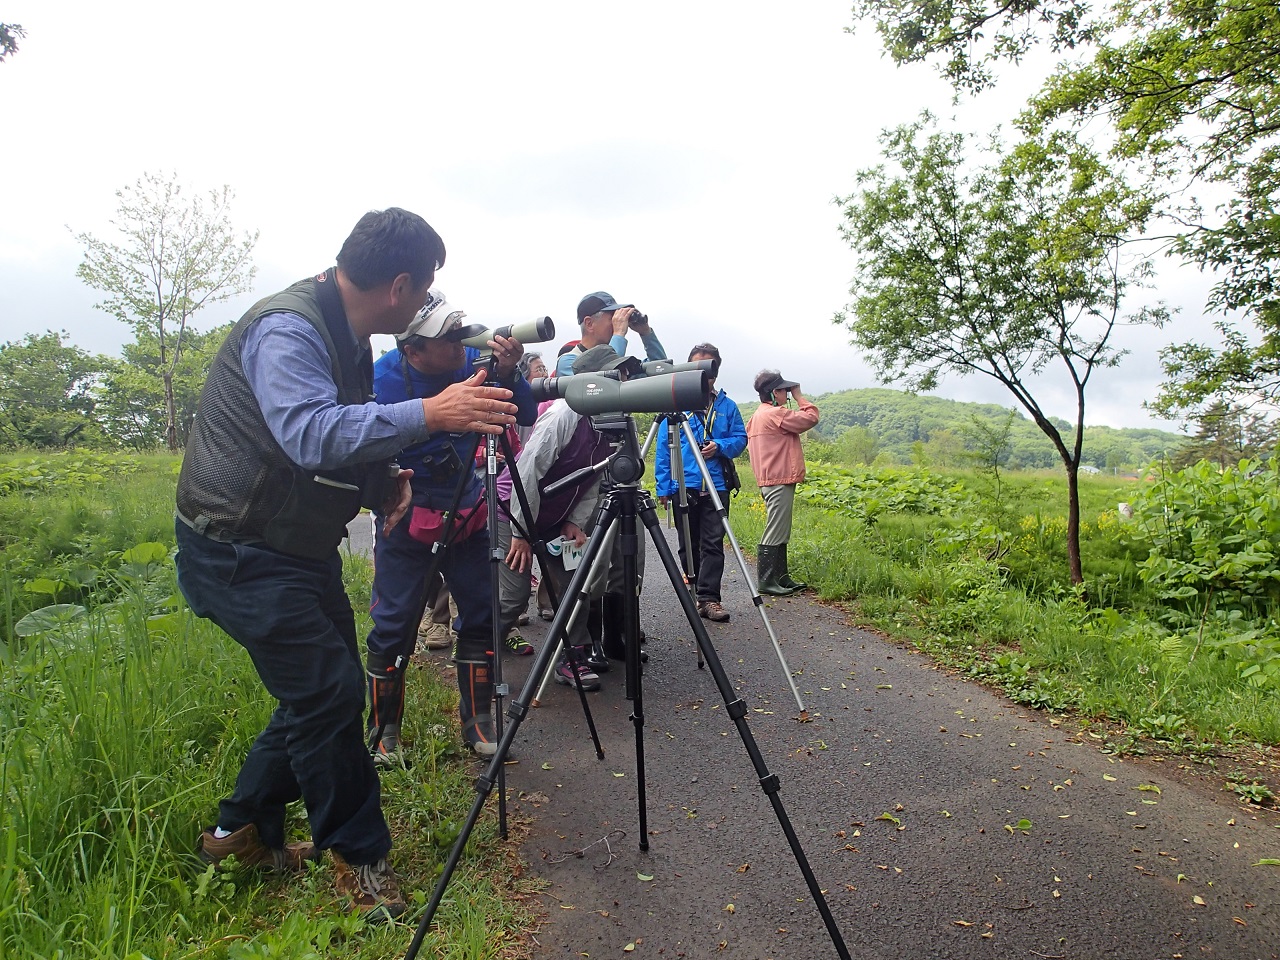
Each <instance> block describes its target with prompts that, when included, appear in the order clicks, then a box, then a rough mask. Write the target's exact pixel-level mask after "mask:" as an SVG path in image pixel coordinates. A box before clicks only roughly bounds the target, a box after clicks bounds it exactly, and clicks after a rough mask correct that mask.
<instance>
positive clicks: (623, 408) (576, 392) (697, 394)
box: [529, 370, 709, 416]
mask: <svg viewBox="0 0 1280 960" xmlns="http://www.w3.org/2000/svg"><path fill="white" fill-rule="evenodd" d="M611 374H613V371H609V372H601V373H579V374H575V375H574V376H571V377H538V378H536V379H535V380H533V381H531V382H530V384H529V386H530V387H531V388H532V391H533V396H534V399H536V400H539V401H542V400H554V399H556V398H558V397H563V398H564V400H565V402H566V403H568V404H569V406H570V407H571V408H572V409H573V410H574V411H576V412H577V413H581V414H585V415H586V416H594V415H595V414H598V413H675V412H676V411H679V410H701V409H702V408H704V407H706V405H707V388H708V386H709V379H708V374H707V371H706V370H682V371H680V372H678V373H667V374H661V375H658V376H649V377H642V378H640V379H638V380H628V381H626V382H625V383H623V382H619V381H618V379H617V378H616V376H614V375H611Z"/></svg>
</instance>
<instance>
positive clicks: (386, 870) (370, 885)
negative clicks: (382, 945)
mask: <svg viewBox="0 0 1280 960" xmlns="http://www.w3.org/2000/svg"><path fill="white" fill-rule="evenodd" d="M329 852H330V853H331V854H332V855H333V880H334V886H336V887H337V888H338V893H339V895H341V896H343V897H349V898H350V899H351V903H350V905H349V906H348V907H347V912H348V913H350V912H351V911H352V910H355V911H358V912H359V913H360V915H361V916H362V917H364V919H365V922H366V923H383V922H385V921H387V920H395V919H396V918H397V917H400V916H401V915H402V914H403V913H404V911H405V902H404V895H403V894H401V893H400V883H399V881H398V880H396V873H395V871H394V870H392V869H391V864H389V863H387V861H386V859H385V858H384V859H382V860H379V861H377V862H376V863H361V864H356V863H347V861H346V860H344V859H343V858H342V855H341V854H339V853H338V852H337V851H336V850H330V851H329Z"/></svg>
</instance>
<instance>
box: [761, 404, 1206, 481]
mask: <svg viewBox="0 0 1280 960" xmlns="http://www.w3.org/2000/svg"><path fill="white" fill-rule="evenodd" d="M812 399H813V402H814V403H816V404H817V405H818V406H819V408H821V410H822V420H821V422H820V423H819V424H818V426H817V427H816V428H815V429H814V431H813V433H812V434H811V435H807V436H806V439H807V440H809V441H810V444H811V447H812V448H813V449H810V450H809V451H808V453H809V455H810V456H811V457H813V458H814V459H819V460H822V459H829V460H834V461H837V462H847V463H851V464H857V463H873V462H876V461H877V460H878V461H879V462H880V463H886V462H887V463H900V464H907V463H923V464H928V465H932V466H937V467H952V466H962V465H963V464H964V463H965V461H966V460H967V459H972V455H973V454H977V453H979V452H980V451H982V450H983V449H984V448H987V447H988V445H989V444H990V442H991V440H990V436H991V432H992V431H997V432H998V431H1002V430H1003V426H1004V423H1005V420H1006V419H1007V418H1008V417H1009V413H1010V409H1009V408H1006V407H1001V406H998V405H996V404H993V403H965V402H962V401H959V400H947V399H945V398H943V397H936V396H930V395H925V394H911V393H906V392H904V391H901V390H890V389H887V388H883V387H867V388H863V389H858V390H843V391H841V392H839V393H829V394H825V395H823V396H821V397H815V398H812ZM757 406H758V404H756V403H748V404H742V405H741V409H742V415H743V418H744V419H746V418H748V417H750V416H751V412H752V411H754V410H755V408H756V407H757ZM1056 423H1057V426H1058V428H1059V429H1061V430H1062V431H1063V433H1064V434H1067V433H1069V431H1070V424H1069V423H1068V422H1067V421H1065V420H1058V421H1056ZM1187 442H1188V438H1187V437H1185V436H1182V435H1181V434H1177V433H1170V432H1168V431H1165V430H1140V429H1123V430H1121V429H1116V428H1114V427H1101V426H1098V427H1088V428H1087V429H1086V432H1085V439H1084V458H1083V460H1082V465H1087V466H1093V467H1096V468H1097V469H1099V470H1107V471H1116V470H1118V471H1121V472H1124V471H1131V470H1139V469H1142V468H1143V467H1145V466H1146V465H1147V464H1148V463H1150V462H1151V461H1152V460H1153V459H1155V458H1157V457H1160V456H1162V455H1167V456H1170V457H1172V456H1174V455H1175V454H1176V452H1177V451H1178V450H1179V449H1180V448H1182V447H1184V446H1186V445H1187ZM828 445H829V447H828ZM1000 466H1002V467H1005V468H1008V469H1015V470H1016V469H1054V468H1057V467H1061V466H1062V461H1061V460H1060V459H1059V458H1058V454H1057V453H1056V452H1055V451H1054V449H1053V446H1052V444H1050V443H1049V440H1048V438H1046V437H1045V435H1044V434H1043V433H1041V432H1040V430H1039V429H1038V428H1037V427H1036V425H1035V424H1034V423H1032V422H1031V421H1030V420H1029V419H1027V417H1026V416H1025V415H1024V414H1022V413H1021V412H1020V411H1019V412H1016V413H1015V415H1014V417H1013V419H1012V421H1011V422H1010V424H1009V435H1008V440H1007V442H1006V443H1005V444H1004V446H1003V453H1002V456H1001V461H1000Z"/></svg>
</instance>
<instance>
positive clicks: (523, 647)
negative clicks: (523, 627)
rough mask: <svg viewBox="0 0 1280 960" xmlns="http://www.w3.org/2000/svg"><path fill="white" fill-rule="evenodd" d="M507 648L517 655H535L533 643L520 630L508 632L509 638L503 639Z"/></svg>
mask: <svg viewBox="0 0 1280 960" xmlns="http://www.w3.org/2000/svg"><path fill="white" fill-rule="evenodd" d="M503 643H504V644H505V646H506V648H507V649H508V650H510V651H511V652H512V653H514V654H515V655H516V656H517V657H529V656H532V655H533V644H532V643H530V642H529V641H528V640H526V639H525V638H524V637H522V636H520V631H519V630H512V631H511V632H510V633H508V634H507V639H506V640H505V641H503Z"/></svg>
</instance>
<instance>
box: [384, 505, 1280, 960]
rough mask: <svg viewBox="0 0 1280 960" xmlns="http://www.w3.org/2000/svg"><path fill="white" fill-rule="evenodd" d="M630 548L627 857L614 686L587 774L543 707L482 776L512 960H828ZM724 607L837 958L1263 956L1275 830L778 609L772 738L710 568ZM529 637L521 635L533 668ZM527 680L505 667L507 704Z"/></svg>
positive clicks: (1156, 770)
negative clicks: (518, 849) (503, 788)
mask: <svg viewBox="0 0 1280 960" xmlns="http://www.w3.org/2000/svg"><path fill="white" fill-rule="evenodd" d="M366 529H367V528H366ZM666 534H667V536H668V537H669V538H670V537H671V536H672V533H671V531H666ZM361 539H362V540H364V539H365V538H364V537H362V538H361ZM648 546H649V551H648V576H647V579H646V582H645V588H644V593H643V596H642V598H641V616H642V621H643V625H644V628H645V630H646V631H647V633H648V636H649V643H648V647H647V649H648V651H649V653H650V661H649V663H648V665H647V667H646V671H645V676H644V687H643V691H644V713H645V726H644V755H645V764H646V769H645V786H646V789H647V794H648V804H647V808H648V824H649V833H650V838H649V839H650V849H649V851H648V852H641V851H640V850H639V849H638V844H637V835H638V831H637V822H638V821H637V786H638V782H639V777H638V775H637V770H636V750H635V727H634V725H633V724H632V723H631V721H630V715H631V705H630V704H629V703H628V701H626V700H625V699H624V697H623V689H622V682H623V678H622V676H621V671H620V670H614V671H612V672H610V673H609V674H607V675H605V677H604V678H603V679H604V687H603V689H602V690H601V691H600V692H598V693H594V694H589V695H588V700H589V704H590V707H591V710H592V714H593V716H594V718H595V722H596V724H597V725H598V727H599V729H600V735H601V739H602V741H603V746H604V749H605V754H606V755H605V758H604V759H603V760H597V759H596V757H595V753H594V750H593V748H592V746H591V743H590V740H589V738H588V734H587V729H586V725H585V723H584V721H583V715H582V711H581V707H580V705H579V703H578V700H577V697H576V695H575V694H574V693H573V691H571V690H570V689H569V688H566V687H563V686H556V685H554V684H553V685H551V686H550V687H549V688H548V693H547V695H546V696H545V698H544V699H543V701H542V704H541V705H540V706H539V707H537V708H534V709H532V710H531V711H530V713H529V716H528V718H527V719H526V720H525V721H524V722H523V723H522V724H521V726H520V729H519V730H518V731H517V736H516V740H515V745H514V746H515V751H516V754H517V759H518V761H519V762H518V763H514V764H510V765H508V766H507V767H506V778H507V789H508V796H509V797H510V805H509V815H510V816H511V817H512V818H513V819H516V820H519V821H526V820H527V822H528V835H527V837H526V839H525V840H524V843H523V848H522V851H523V855H524V857H525V859H526V860H527V861H528V863H529V864H530V870H531V872H532V873H533V874H535V875H537V876H540V877H542V878H545V879H546V880H547V881H548V883H549V888H548V890H547V892H546V894H545V898H546V902H547V913H548V919H547V922H546V924H545V925H544V926H543V928H542V929H541V930H540V931H539V932H538V933H537V934H536V943H535V947H534V952H535V956H538V957H564V956H582V957H593V958H599V957H628V956H635V957H643V956H650V957H691V958H703V957H705V958H742V960H761V958H778V960H784V958H785V960H804V958H811V957H812V958H830V957H837V956H839V954H838V952H837V950H836V949H835V947H834V946H833V943H832V939H831V937H830V936H829V934H828V932H827V929H826V927H825V926H824V924H823V922H822V920H821V917H820V916H819V914H818V911H817V908H816V906H815V904H814V902H813V899H812V898H811V897H810V895H809V891H808V889H807V887H806V885H805V883H804V881H803V878H802V876H801V873H800V870H799V868H798V866H797V863H796V859H795V858H794V856H793V855H792V852H791V850H790V848H789V847H788V845H787V843H786V841H785V838H784V834H783V831H782V829H781V827H780V825H779V822H778V820H777V818H776V817H775V815H774V812H773V809H772V807H771V805H770V804H769V802H768V800H767V798H766V796H765V795H764V793H763V792H762V790H761V788H760V786H759V782H758V778H757V776H756V773H755V770H754V769H753V766H752V764H751V761H750V758H749V756H748V754H747V751H746V749H745V748H744V744H743V742H742V740H741V739H740V737H739V736H738V734H737V732H736V728H735V727H734V725H733V724H732V723H731V722H730V720H729V719H728V717H727V715H726V714H727V711H726V709H725V706H724V703H723V700H722V698H721V696H720V693H719V691H718V690H717V688H716V686H715V683H714V681H713V679H712V676H711V673H710V672H709V671H708V670H705V669H704V670H699V669H697V667H696V656H695V644H694V641H693V632H692V630H691V628H690V626H689V624H688V622H687V621H686V620H685V619H684V616H683V614H682V612H681V608H680V606H679V603H678V601H677V600H676V599H675V593H674V588H673V587H672V586H671V585H670V583H669V582H668V581H667V579H666V578H665V575H664V573H663V571H662V570H661V568H660V565H659V564H658V562H657V557H656V554H655V552H654V550H653V546H652V544H649V545H648ZM724 605H725V607H726V609H728V610H729V611H730V613H731V614H732V616H733V619H732V621H731V622H730V623H727V624H710V623H708V624H707V626H708V628H709V633H710V637H711V640H712V643H713V644H714V646H715V649H716V651H717V652H718V655H719V657H720V659H721V661H722V663H723V664H724V668H725V671H726V673H727V674H728V677H729V679H730V681H731V682H732V683H733V685H734V688H735V691H736V693H737V695H740V696H741V697H742V699H743V700H744V701H745V703H746V705H747V708H748V713H747V717H748V722H749V725H750V729H751V731H752V734H753V736H754V738H755V740H756V741H757V743H758V745H759V748H760V750H761V752H762V754H763V757H764V762H765V765H766V767H767V769H768V771H769V772H771V773H774V774H776V775H777V776H778V777H779V778H780V780H781V784H782V789H781V793H780V794H779V797H780V798H781V801H782V803H783V805H784V806H785V809H786V813H787V815H788V816H789V818H790V820H791V823H792V825H793V827H794V829H795V832H796V834H797V835H798V837H799V841H800V843H801V845H802V846H803V849H804V851H805V854H806V855H807V857H808V860H809V863H810V864H811V866H812V869H813V872H814V874H815V875H816V877H817V880H818V883H819V884H820V885H821V887H822V889H823V890H824V891H825V896H826V898H827V901H828V903H829V904H830V907H831V910H832V912H833V914H834V917H835V920H836V923H837V924H838V926H839V928H840V931H841V933H842V935H843V939H844V942H845V944H846V945H847V947H848V950H849V953H850V955H851V956H853V957H859V958H922V957H938V958H953V960H962V958H983V960H990V958H1024V957H1025V958H1064V960H1065V958H1071V960H1092V958H1142V960H1158V958H1184V957H1185V958H1192V957H1219V958H1223V960H1245V958H1264V957H1265V958H1275V957H1280V866H1276V865H1267V864H1260V863H1259V862H1260V861H1262V860H1266V859H1274V860H1280V816H1277V815H1276V814H1275V813H1274V812H1268V811H1258V810H1256V809H1250V808H1247V807H1245V806H1243V805H1242V804H1240V803H1239V802H1238V801H1237V800H1236V799H1235V797H1234V795H1233V794H1231V793H1230V792H1229V791H1226V790H1224V789H1223V788H1222V787H1221V786H1220V785H1219V784H1217V783H1215V782H1212V781H1210V780H1202V781H1197V780H1195V778H1190V777H1187V776H1185V775H1184V774H1181V773H1180V772H1179V771H1178V770H1177V769H1175V767H1176V764H1175V763H1172V762H1169V763H1160V762H1155V761H1135V760H1129V759H1120V758H1116V757H1109V756H1106V755H1104V754H1102V753H1101V752H1099V751H1098V750H1097V749H1096V748H1095V746H1093V745H1091V741H1090V739H1089V737H1088V736H1087V735H1082V734H1080V733H1079V732H1077V731H1075V730H1074V729H1072V728H1071V727H1070V726H1069V725H1068V724H1066V723H1062V724H1059V723H1057V722H1055V721H1054V720H1052V719H1051V718H1050V717H1048V716H1047V715H1044V714H1040V713H1037V712H1034V711H1029V710H1027V709H1025V708H1022V707H1019V706H1017V705H1014V704H1012V703H1010V702H1009V701H1007V700H1005V699H1004V698H1002V697H1000V696H998V695H996V694H993V693H991V692H989V691H987V690H986V689H984V688H982V687H980V686H978V685H976V684H972V683H967V682H965V681H963V680H961V679H958V678H956V677H954V676H951V675H950V674H948V673H947V672H945V671H942V670H939V669H937V668H935V667H934V666H933V665H932V664H931V663H930V661H928V660H927V659H926V658H924V657H922V656H920V655H917V654H914V653H912V652H910V651H908V650H905V649H904V648H902V647H899V646H895V645H894V644H892V643H890V642H887V641H885V640H883V639H881V638H879V637H877V636H875V635H872V634H869V633H866V632H863V631H859V630H856V629H853V628H851V627H850V626H849V625H848V623H847V622H846V620H845V618H844V617H843V616H842V615H841V614H840V613H839V612H838V611H836V610H833V609H831V608H828V607H824V606H822V605H820V604H818V603H816V602H814V601H812V600H811V599H807V598H805V597H804V596H803V595H802V596H800V597H793V598H787V599H781V600H770V601H769V603H768V605H767V611H768V617H769V619H770V621H771V623H772V624H773V627H774V631H775V633H776V635H777V636H778V637H779V638H780V641H781V647H782V650H783V653H784V655H785V656H786V658H787V661H788V662H789V665H790V668H791V670H792V672H793V675H794V676H795V679H796V683H797V685H798V687H799V690H800V694H801V697H802V699H803V701H804V704H805V706H806V707H807V708H808V711H809V714H810V716H811V717H812V720H811V722H808V723H800V722H797V720H796V715H797V709H796V704H795V701H794V699H793V698H792V695H791V692H790V689H789V687H788V685H787V683H786V679H785V675H784V673H783V670H782V667H781V666H780V664H779V661H778V659H777V656H776V654H775V653H774V651H773V648H772V645H771V644H770V642H769V638H768V633H767V632H766V630H765V628H764V625H763V622H762V619H761V617H760V615H759V613H758V612H757V611H756V610H754V608H753V607H752V604H751V598H750V594H749V590H748V588H747V587H746V585H745V582H744V580H743V577H742V573H741V572H740V571H739V570H738V569H737V566H736V564H734V563H733V561H732V559H730V561H729V563H728V565H727V567H726V572H725V584H724ZM545 627H546V625H545V624H542V623H541V622H540V621H538V620H537V618H536V617H535V618H534V624H533V625H532V626H531V627H530V628H528V630H527V632H526V636H528V637H529V638H530V639H531V640H533V642H534V643H535V644H537V645H539V646H540V645H541V643H540V641H541V638H542V636H543V634H544V632H545ZM436 655H439V654H436ZM532 659H533V658H515V657H511V656H508V657H506V658H505V659H504V666H505V670H506V679H507V680H509V681H510V682H511V683H512V684H513V687H514V689H515V690H516V691H517V692H518V691H519V690H520V687H521V684H522V682H523V680H524V677H525V674H526V673H527V671H528V667H529V663H530V662H531V661H532ZM1023 821H1029V826H1027V825H1026V824H1024V827H1025V829H1018V825H1019V824H1020V823H1021V822H1023ZM579 852H581V855H580V856H579V855H578V854H579Z"/></svg>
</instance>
